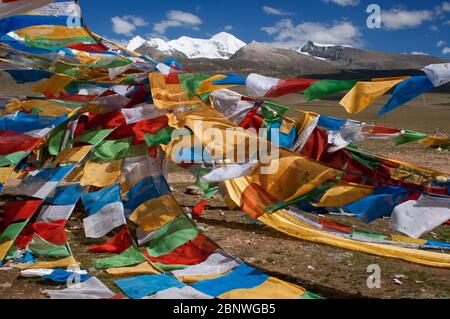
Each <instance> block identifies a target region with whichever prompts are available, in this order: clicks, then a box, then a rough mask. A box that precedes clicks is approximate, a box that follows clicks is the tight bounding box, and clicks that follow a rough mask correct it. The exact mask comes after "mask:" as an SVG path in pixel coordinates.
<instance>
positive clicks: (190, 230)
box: [147, 215, 198, 257]
mask: <svg viewBox="0 0 450 319" xmlns="http://www.w3.org/2000/svg"><path fill="white" fill-rule="evenodd" d="M197 235H198V229H197V228H196V227H195V225H194V224H193V223H192V222H191V220H190V219H189V218H188V217H187V216H186V215H181V216H180V217H178V218H177V219H175V220H173V221H171V222H170V223H168V224H167V225H164V226H163V227H161V228H160V229H159V230H157V231H156V233H155V235H154V236H153V238H152V241H151V242H150V244H149V246H148V247H147V252H148V254H149V255H150V256H152V257H159V256H162V255H166V254H169V253H171V252H172V251H173V250H175V249H176V248H178V247H180V246H182V245H184V244H185V243H187V242H188V241H190V240H193V239H194V238H195V237H197Z"/></svg>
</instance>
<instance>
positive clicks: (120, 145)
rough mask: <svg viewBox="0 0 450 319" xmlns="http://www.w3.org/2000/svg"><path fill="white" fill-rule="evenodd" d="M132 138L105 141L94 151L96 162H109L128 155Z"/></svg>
mask: <svg viewBox="0 0 450 319" xmlns="http://www.w3.org/2000/svg"><path fill="white" fill-rule="evenodd" d="M131 140H132V138H125V139H121V140H115V141H104V142H102V143H101V144H100V145H99V147H98V148H97V149H96V150H95V152H94V158H93V159H92V161H94V162H107V161H115V160H119V159H124V158H126V157H127V154H128V150H129V148H130V145H131Z"/></svg>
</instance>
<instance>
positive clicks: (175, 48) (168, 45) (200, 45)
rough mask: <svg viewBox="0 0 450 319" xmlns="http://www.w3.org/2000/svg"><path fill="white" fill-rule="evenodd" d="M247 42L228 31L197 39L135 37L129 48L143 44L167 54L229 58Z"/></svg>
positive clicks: (135, 47) (184, 37)
mask: <svg viewBox="0 0 450 319" xmlns="http://www.w3.org/2000/svg"><path fill="white" fill-rule="evenodd" d="M245 45H246V44H245V43H244V42H242V41H241V40H239V39H238V38H236V37H235V36H234V35H232V34H229V33H227V32H221V33H218V34H216V35H214V36H213V37H211V38H210V39H196V38H190V37H186V36H183V37H180V38H179V39H176V40H171V41H168V42H166V41H164V40H163V39H158V38H154V39H149V40H144V39H143V38H142V37H139V36H137V37H135V38H133V39H132V40H131V41H130V43H129V44H128V49H130V50H133V51H134V50H137V49H139V48H141V47H142V46H146V47H150V48H152V49H157V50H159V51H161V52H162V53H163V54H165V55H169V56H171V55H176V54H179V53H182V54H183V55H186V56H187V57H188V58H190V59H197V58H207V59H229V58H230V57H231V56H233V55H234V54H235V53H236V52H237V51H238V50H239V49H241V48H242V47H244V46H245Z"/></svg>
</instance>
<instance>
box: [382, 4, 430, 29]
mask: <svg viewBox="0 0 450 319" xmlns="http://www.w3.org/2000/svg"><path fill="white" fill-rule="evenodd" d="M433 18H434V14H433V11H428V10H421V11H408V10H405V9H401V8H396V9H391V10H387V11H382V14H381V19H382V20H381V21H382V23H383V26H384V27H385V28H386V29H388V30H400V29H408V28H415V27H418V26H420V25H422V24H423V23H424V22H426V21H430V20H433Z"/></svg>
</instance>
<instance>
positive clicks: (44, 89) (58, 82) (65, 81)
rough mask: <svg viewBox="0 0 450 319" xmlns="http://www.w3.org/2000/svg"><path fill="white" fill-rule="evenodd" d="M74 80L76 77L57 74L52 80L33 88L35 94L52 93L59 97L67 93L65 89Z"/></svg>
mask: <svg viewBox="0 0 450 319" xmlns="http://www.w3.org/2000/svg"><path fill="white" fill-rule="evenodd" d="M73 80H75V78H74V77H71V76H68V75H63V74H56V75H53V76H52V77H51V78H49V79H46V80H44V81H42V82H41V83H39V84H36V85H35V86H33V91H34V92H39V93H42V94H47V93H51V94H53V95H54V96H56V97H57V96H59V95H60V94H61V93H65V92H66V91H65V90H64V88H65V87H66V86H67V85H69V84H70V83H71V82H72V81H73Z"/></svg>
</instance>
